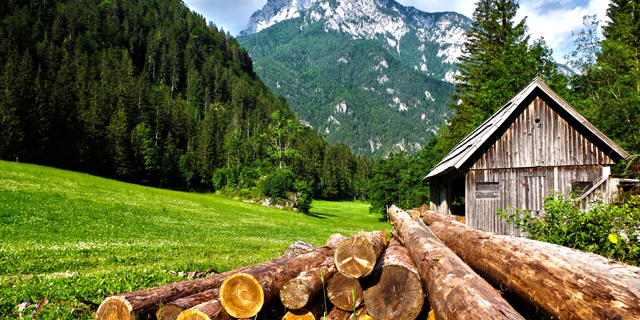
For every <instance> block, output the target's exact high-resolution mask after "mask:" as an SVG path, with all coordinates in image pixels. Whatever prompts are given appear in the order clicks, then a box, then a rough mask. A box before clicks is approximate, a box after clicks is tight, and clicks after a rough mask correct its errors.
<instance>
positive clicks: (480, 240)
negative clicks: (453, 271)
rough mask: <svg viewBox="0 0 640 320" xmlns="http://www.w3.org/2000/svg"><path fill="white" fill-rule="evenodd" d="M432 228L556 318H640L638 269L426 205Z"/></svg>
mask: <svg viewBox="0 0 640 320" xmlns="http://www.w3.org/2000/svg"><path fill="white" fill-rule="evenodd" d="M423 216H424V219H425V220H426V221H427V222H428V223H430V224H431V225H430V226H429V228H430V229H431V230H432V231H433V232H434V233H435V234H436V235H437V236H438V238H440V239H441V240H442V241H443V242H444V243H445V244H446V245H447V246H449V247H450V248H451V249H453V251H454V252H455V253H457V254H458V256H460V257H461V258H462V259H463V260H464V261H465V262H466V263H467V264H468V265H469V266H471V267H472V268H474V269H475V270H476V271H477V272H478V273H479V274H480V275H482V276H483V277H484V278H485V279H487V280H489V281H490V282H492V283H493V284H494V286H496V287H499V288H503V289H504V290H506V292H507V294H511V295H515V296H518V297H520V298H521V299H522V300H525V301H527V302H529V304H531V305H532V308H533V309H534V310H535V309H539V310H540V311H541V313H542V314H543V315H545V316H547V317H553V319H620V320H624V319H640V268H637V267H633V266H630V265H626V264H623V263H619V262H616V261H613V260H610V259H607V258H604V257H602V256H598V255H595V254H591V253H586V252H582V251H578V250H575V249H571V248H566V247H562V246H558V245H554V244H550V243H545V242H540V241H533V240H528V239H523V238H514V237H510V236H503V235H496V234H493V233H490V232H484V231H481V230H478V229H475V228H472V227H469V226H466V225H463V224H461V223H458V222H456V221H454V220H453V219H451V218H449V217H448V216H444V215H440V214H438V213H436V212H433V211H430V210H427V211H425V212H424V213H423Z"/></svg>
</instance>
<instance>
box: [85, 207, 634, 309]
mask: <svg viewBox="0 0 640 320" xmlns="http://www.w3.org/2000/svg"><path fill="white" fill-rule="evenodd" d="M388 214H389V217H390V219H391V222H392V225H393V226H394V227H395V229H396V232H392V233H391V238H390V239H388V238H387V235H386V234H385V233H384V230H383V231H382V232H378V231H374V232H368V233H367V232H361V233H358V234H354V235H351V236H349V237H348V238H345V237H344V236H342V235H340V234H335V235H333V236H331V237H330V238H329V239H328V240H327V243H326V245H325V246H323V247H315V246H313V245H310V244H308V243H305V242H296V243H294V244H293V245H292V246H291V247H290V248H289V250H287V252H286V253H285V254H284V255H282V256H281V257H278V258H275V259H272V260H269V261H266V262H262V263H259V264H256V265H252V266H247V267H243V268H239V269H237V270H233V271H229V272H225V273H221V274H216V275H212V276H208V277H206V278H201V279H196V280H188V281H180V282H176V283H172V284H168V285H165V286H160V287H157V288H151V289H147V290H142V291H136V292H128V293H123V294H120V295H116V296H112V297H109V298H107V299H105V301H104V302H103V303H102V304H101V305H100V307H99V308H98V311H97V313H96V317H95V319H110V320H111V319H113V320H116V319H127V320H133V319H136V318H138V319H151V318H154V317H155V318H157V319H161V320H214V319H217V320H228V319H229V320H230V319H234V318H235V319H254V320H276V319H277V320H279V319H283V320H321V318H322V320H328V319H333V320H372V319H375V320H414V319H438V320H441V319H525V317H526V318H530V319H621V320H624V319H640V268H635V267H631V266H627V265H623V264H620V263H616V262H613V261H611V260H608V259H605V258H602V257H599V256H596V255H592V254H587V253H582V252H579V251H577V250H573V249H569V248H563V247H559V246H555V245H551V244H546V243H540V242H537V241H531V240H526V239H520V238H513V237H507V236H498V235H495V234H491V233H487V232H483V231H480V230H477V229H474V228H471V227H468V226H466V225H464V224H463V223H461V222H460V221H459V220H455V219H453V218H452V217H449V216H442V215H439V214H437V213H435V212H433V211H431V210H429V209H428V208H427V207H426V206H423V207H421V208H419V209H415V210H409V211H407V212H405V211H403V210H401V209H399V208H397V207H395V206H392V207H391V208H389V210H388ZM427 225H428V226H427ZM512 301H518V302H519V303H520V302H524V304H525V306H528V307H529V308H528V309H527V308H522V307H521V306H520V305H518V307H517V308H514V307H512V305H510V303H509V302H512ZM516 309H517V310H516ZM531 310H533V311H531ZM519 311H520V312H525V313H526V314H525V313H523V315H525V317H523V316H522V315H521V314H520V313H519Z"/></svg>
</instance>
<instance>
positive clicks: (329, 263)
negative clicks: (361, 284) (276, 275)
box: [280, 257, 338, 309]
mask: <svg viewBox="0 0 640 320" xmlns="http://www.w3.org/2000/svg"><path fill="white" fill-rule="evenodd" d="M337 270H338V269H337V268H336V265H335V263H334V262H333V257H328V258H327V260H325V261H324V262H323V263H322V264H321V265H319V266H317V267H315V268H313V269H309V270H307V271H303V272H302V273H300V275H299V276H297V277H296V278H295V279H293V280H291V281H289V282H287V283H285V284H284V285H283V286H282V289H280V301H282V305H284V306H285V307H287V308H288V309H300V308H303V307H304V306H306V305H307V303H309V302H310V301H312V300H313V299H314V298H315V297H316V295H317V294H318V293H319V292H321V291H322V288H323V286H325V288H326V284H328V283H329V279H331V277H332V276H333V275H334V274H335V273H336V272H337Z"/></svg>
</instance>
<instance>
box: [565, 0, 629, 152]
mask: <svg viewBox="0 0 640 320" xmlns="http://www.w3.org/2000/svg"><path fill="white" fill-rule="evenodd" d="M607 16H608V17H609V19H610V20H611V22H610V23H609V24H608V25H607V26H606V27H604V28H603V35H604V40H602V41H601V42H600V50H599V51H597V52H596V53H595V56H596V62H595V64H591V65H587V66H586V67H585V68H584V69H585V70H584V72H583V74H582V75H578V76H576V77H575V78H574V79H573V84H574V88H575V92H576V95H577V96H578V97H579V99H577V102H576V104H577V105H578V107H579V108H580V109H581V111H582V112H584V113H585V115H586V116H587V118H588V119H589V120H590V121H591V122H592V123H593V124H594V125H595V126H596V127H598V129H600V130H601V131H603V132H604V133H605V134H606V135H607V136H609V137H610V138H612V139H613V140H614V141H615V142H616V143H618V144H619V145H620V146H621V147H623V148H625V149H626V150H627V151H629V152H632V153H638V152H640V56H639V54H640V52H639V50H640V38H639V37H640V1H638V0H613V1H611V3H610V5H609V9H608V10H607ZM578 40H579V39H578ZM579 49H581V48H579ZM577 54H578V53H576V55H577Z"/></svg>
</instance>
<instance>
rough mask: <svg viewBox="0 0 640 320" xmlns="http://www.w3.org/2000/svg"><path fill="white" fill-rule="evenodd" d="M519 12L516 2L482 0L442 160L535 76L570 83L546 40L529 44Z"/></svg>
mask: <svg viewBox="0 0 640 320" xmlns="http://www.w3.org/2000/svg"><path fill="white" fill-rule="evenodd" d="M518 8H519V5H518V2H517V1H516V0H480V1H479V2H478V3H477V7H476V10H475V12H474V14H473V19H474V22H473V24H472V27H471V29H469V30H468V31H467V42H466V43H465V49H464V52H463V56H462V57H460V58H459V62H458V65H459V67H460V74H459V75H457V76H456V84H455V91H454V94H452V95H451V98H452V100H453V101H454V103H449V104H448V105H449V107H450V108H451V109H452V110H453V111H454V115H453V117H452V118H451V119H449V125H448V126H446V127H443V128H441V132H440V133H439V136H438V143H439V145H438V146H436V147H435V150H440V152H441V153H442V154H441V155H440V156H444V155H445V154H446V153H447V152H449V151H450V150H451V149H452V148H453V146H455V144H457V143H458V141H460V140H461V139H463V138H464V137H465V136H466V135H467V134H469V133H470V132H471V131H472V130H473V129H475V128H476V127H477V126H478V125H480V124H481V123H482V122H483V121H484V120H486V119H487V118H488V117H490V116H491V115H492V114H493V113H494V112H495V111H496V110H498V109H499V108H500V107H501V106H502V105H503V104H504V103H506V102H507V101H509V99H511V97H513V96H514V95H515V94H516V93H517V92H519V91H520V90H522V88H524V87H525V86H526V85H527V84H528V83H529V82H530V81H531V80H533V78H534V77H536V76H539V77H542V78H543V79H550V80H553V82H554V84H555V83H558V84H559V85H552V87H561V86H562V84H564V83H565V81H563V79H561V78H558V75H557V73H556V72H555V70H556V67H555V63H554V62H553V58H552V57H551V49H549V48H548V47H547V45H546V43H545V42H544V40H543V39H539V40H537V41H535V42H534V43H533V45H531V46H529V45H528V42H529V36H528V35H527V26H526V21H525V19H523V20H522V21H520V22H518V23H516V22H515V21H514V19H515V16H516V13H517V10H518Z"/></svg>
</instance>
